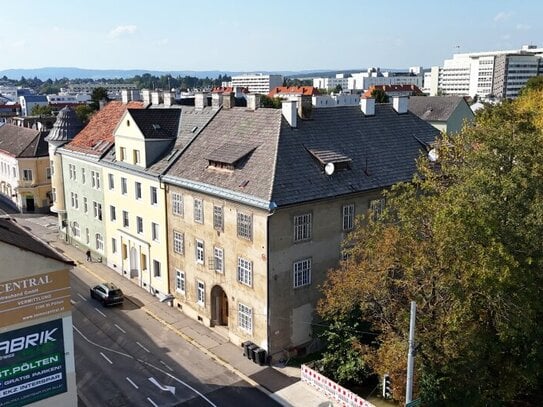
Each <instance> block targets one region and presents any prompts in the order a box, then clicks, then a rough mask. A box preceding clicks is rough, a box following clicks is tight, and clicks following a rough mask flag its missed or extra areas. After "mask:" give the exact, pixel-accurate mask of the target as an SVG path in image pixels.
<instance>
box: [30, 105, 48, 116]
mask: <svg viewBox="0 0 543 407" xmlns="http://www.w3.org/2000/svg"><path fill="white" fill-rule="evenodd" d="M31 114H32V116H51V115H52V114H53V109H52V108H51V106H49V105H35V106H34V107H33V108H32V112H31Z"/></svg>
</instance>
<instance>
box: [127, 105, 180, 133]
mask: <svg viewBox="0 0 543 407" xmlns="http://www.w3.org/2000/svg"><path fill="white" fill-rule="evenodd" d="M128 112H129V113H130V115H131V116H132V118H133V119H134V121H135V122H136V125H137V126H138V127H139V129H140V131H141V132H142V134H143V137H145V138H146V139H172V138H176V137H177V130H178V128H179V120H180V116H181V111H180V109H128Z"/></svg>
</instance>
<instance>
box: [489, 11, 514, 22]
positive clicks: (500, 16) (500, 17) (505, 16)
mask: <svg viewBox="0 0 543 407" xmlns="http://www.w3.org/2000/svg"><path fill="white" fill-rule="evenodd" d="M512 15H513V13H511V12H506V11H500V12H499V13H498V14H496V15H495V16H494V21H495V22H497V23H499V22H501V21H506V20H509V17H511V16H512Z"/></svg>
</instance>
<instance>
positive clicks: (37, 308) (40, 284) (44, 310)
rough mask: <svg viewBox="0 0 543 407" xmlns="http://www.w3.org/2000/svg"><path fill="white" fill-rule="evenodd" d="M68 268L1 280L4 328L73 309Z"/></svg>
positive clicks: (0, 321) (0, 308) (0, 315)
mask: <svg viewBox="0 0 543 407" xmlns="http://www.w3.org/2000/svg"><path fill="white" fill-rule="evenodd" d="M70 307H71V304H70V274H69V272H68V270H67V269H66V270H60V271H54V272H50V273H44V274H37V275H35V276H30V277H24V278H19V279H16V280H11V281H4V282H0V328H3V327H6V326H9V325H13V324H18V323H20V322H27V321H31V320H33V319H37V318H42V317H54V316H55V315H56V314H60V313H63V312H67V311H70V309H71V308H70Z"/></svg>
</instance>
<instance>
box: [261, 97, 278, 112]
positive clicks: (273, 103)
mask: <svg viewBox="0 0 543 407" xmlns="http://www.w3.org/2000/svg"><path fill="white" fill-rule="evenodd" d="M281 103H282V101H281V99H280V98H271V97H269V96H267V95H261V96H260V106H261V107H270V108H272V109H281Z"/></svg>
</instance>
